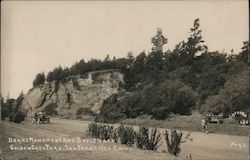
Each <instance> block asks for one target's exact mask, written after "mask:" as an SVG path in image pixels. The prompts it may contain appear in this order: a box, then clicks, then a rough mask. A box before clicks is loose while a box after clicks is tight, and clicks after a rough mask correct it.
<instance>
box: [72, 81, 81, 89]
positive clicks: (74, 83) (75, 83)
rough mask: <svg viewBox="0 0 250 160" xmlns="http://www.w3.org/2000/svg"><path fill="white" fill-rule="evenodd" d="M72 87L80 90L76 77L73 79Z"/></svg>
mask: <svg viewBox="0 0 250 160" xmlns="http://www.w3.org/2000/svg"><path fill="white" fill-rule="evenodd" d="M73 87H74V88H75V89H77V90H78V91H80V90H81V87H80V85H79V83H78V81H77V79H73Z"/></svg>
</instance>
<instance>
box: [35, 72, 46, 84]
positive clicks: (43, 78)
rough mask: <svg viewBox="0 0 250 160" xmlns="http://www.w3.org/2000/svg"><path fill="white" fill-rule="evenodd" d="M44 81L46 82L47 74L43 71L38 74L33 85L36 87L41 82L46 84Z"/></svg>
mask: <svg viewBox="0 0 250 160" xmlns="http://www.w3.org/2000/svg"><path fill="white" fill-rule="evenodd" d="M44 83H45V75H44V73H43V72H42V73H38V74H37V75H36V78H35V79H34V81H33V87H36V86H38V85H40V84H44Z"/></svg>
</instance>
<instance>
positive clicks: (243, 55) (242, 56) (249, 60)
mask: <svg viewBox="0 0 250 160" xmlns="http://www.w3.org/2000/svg"><path fill="white" fill-rule="evenodd" d="M249 48H250V42H249V41H245V42H243V47H242V48H241V49H242V51H241V52H240V53H239V55H238V57H237V59H238V60H239V61H243V62H244V63H246V64H248V65H250V57H249Z"/></svg>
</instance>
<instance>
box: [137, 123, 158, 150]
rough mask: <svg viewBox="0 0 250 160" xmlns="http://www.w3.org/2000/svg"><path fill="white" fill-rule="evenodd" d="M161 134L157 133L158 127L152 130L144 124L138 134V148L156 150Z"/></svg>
mask: <svg viewBox="0 0 250 160" xmlns="http://www.w3.org/2000/svg"><path fill="white" fill-rule="evenodd" d="M160 140H161V134H160V133H157V129H156V128H154V129H152V130H151V133H150V130H149V129H148V128H146V127H144V126H140V129H139V132H138V133H137V134H136V145H137V147H138V148H141V149H147V150H156V149H157V148H158V147H159V145H160V144H159V142H160Z"/></svg>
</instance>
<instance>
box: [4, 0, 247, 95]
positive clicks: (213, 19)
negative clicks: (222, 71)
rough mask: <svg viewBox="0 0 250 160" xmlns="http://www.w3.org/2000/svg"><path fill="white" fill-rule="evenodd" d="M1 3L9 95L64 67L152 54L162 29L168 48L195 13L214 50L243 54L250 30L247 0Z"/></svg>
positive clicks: (183, 35) (182, 35) (183, 32)
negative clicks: (243, 47) (83, 61)
mask: <svg viewBox="0 0 250 160" xmlns="http://www.w3.org/2000/svg"><path fill="white" fill-rule="evenodd" d="M1 3H2V5H1V7H2V10H1V12H2V15H1V16H2V17H1V21H2V22H1V54H2V55H1V56H2V57H1V90H2V91H1V93H3V95H4V96H6V95H7V93H8V92H9V95H10V97H16V96H17V95H18V94H19V93H20V92H21V91H22V90H23V91H24V92H25V93H26V92H27V91H28V89H30V88H31V87H32V81H33V79H34V77H35V75H36V74H37V73H39V72H45V73H47V72H48V71H49V70H52V69H53V68H55V67H57V66H59V65H61V66H62V67H66V66H68V67H70V66H71V65H72V64H73V63H74V62H76V61H78V60H80V59H81V58H84V59H90V58H91V57H93V58H100V59H103V58H104V57H105V56H106V55H107V54H109V55H110V57H113V56H116V57H124V56H126V55H127V53H128V52H129V51H130V50H131V51H133V53H134V55H135V56H136V55H137V54H139V53H140V52H141V51H143V50H145V51H146V52H148V51H150V50H151V47H152V44H151V43H150V39H151V37H153V36H154V35H155V33H156V29H157V28H158V27H161V28H162V31H163V35H164V36H165V37H167V38H168V44H167V45H166V46H165V48H164V50H165V51H166V50H167V49H173V48H174V46H175V45H176V44H177V43H178V42H180V41H182V40H185V39H186V38H187V37H188V35H189V34H188V33H189V30H190V28H191V27H192V25H193V21H194V19H196V18H200V25H201V29H202V35H203V37H204V38H203V39H204V40H205V42H206V45H207V46H208V48H209V50H210V51H215V50H219V51H223V50H225V51H226V52H230V50H231V49H234V51H235V52H238V51H240V48H241V47H242V44H243V43H242V42H243V41H246V40H248V35H249V33H248V28H249V26H248V24H249V22H248V20H249V18H248V2H247V0H242V1H202V2H198V1H185V2H183V1H177V2H174V1H143V2H142V1H134V2H132V1H129V2H125V1H120V2H115V1H111V2H104V1H94V2H91V1H73V2H72V1H43V2H41V1H40V2H39V1H20V2H18V1H5V2H1Z"/></svg>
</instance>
